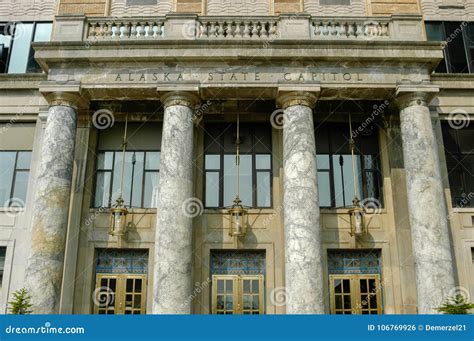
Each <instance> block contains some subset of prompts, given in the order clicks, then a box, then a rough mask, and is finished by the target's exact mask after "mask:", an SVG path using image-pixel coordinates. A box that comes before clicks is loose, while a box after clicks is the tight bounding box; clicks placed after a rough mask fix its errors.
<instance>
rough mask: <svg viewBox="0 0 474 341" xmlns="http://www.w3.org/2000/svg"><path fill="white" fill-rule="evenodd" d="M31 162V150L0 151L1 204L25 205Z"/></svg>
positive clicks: (10, 205) (4, 205) (5, 205)
mask: <svg viewBox="0 0 474 341" xmlns="http://www.w3.org/2000/svg"><path fill="white" fill-rule="evenodd" d="M30 163H31V151H0V206H3V207H23V206H24V205H25V201H26V192H27V189H28V177H29V175H30Z"/></svg>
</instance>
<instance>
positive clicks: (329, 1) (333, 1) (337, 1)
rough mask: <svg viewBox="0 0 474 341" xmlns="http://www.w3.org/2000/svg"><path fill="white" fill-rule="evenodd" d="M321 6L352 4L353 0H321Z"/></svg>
mask: <svg viewBox="0 0 474 341" xmlns="http://www.w3.org/2000/svg"><path fill="white" fill-rule="evenodd" d="M319 4H320V5H321V6H331V5H332V6H336V5H338V6H350V4H351V0H319Z"/></svg>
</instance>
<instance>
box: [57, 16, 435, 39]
mask: <svg viewBox="0 0 474 341" xmlns="http://www.w3.org/2000/svg"><path fill="white" fill-rule="evenodd" d="M53 37H54V38H53V40H56V41H61V40H63V41H82V40H87V41H95V40H119V39H120V40H143V39H144V40H159V39H167V40H182V39H185V40H210V39H214V40H217V39H218V40H231V39H233V40H263V41H275V40H313V41H317V40H321V41H324V40H334V41H337V40H341V41H344V40H356V41H359V40H360V41H362V40H378V41H383V40H389V41H390V40H391V41H423V40H426V38H425V34H424V29H423V22H422V18H421V16H418V15H392V16H390V17H337V18H334V17H333V18H331V17H314V16H310V15H306V14H304V15H303V14H300V15H289V14H284V15H283V14H282V15H279V16H263V17H262V16H260V17H256V16H255V17H252V16H250V17H249V16H247V17H240V16H239V17H237V16H235V17H232V16H197V15H190V14H186V13H184V14H183V13H181V14H180V13H173V14H169V15H166V16H164V17H149V18H143V17H142V18H112V17H104V18H97V17H85V16H81V17H80V16H57V17H56V25H55V34H54V35H53Z"/></svg>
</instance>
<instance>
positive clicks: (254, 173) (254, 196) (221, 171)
mask: <svg viewBox="0 0 474 341" xmlns="http://www.w3.org/2000/svg"><path fill="white" fill-rule="evenodd" d="M227 123H229V124H232V122H226V124H227ZM210 124H214V123H210ZM216 124H219V123H216ZM244 124H245V123H244ZM250 129H251V137H252V143H251V145H252V151H251V152H241V153H240V155H241V156H244V155H251V157H252V205H251V206H250V208H255V209H267V208H268V209H271V208H273V181H272V180H273V150H270V151H269V153H262V152H256V151H255V150H254V147H253V146H255V133H254V132H255V130H254V129H253V126H252V127H251V128H250ZM268 129H269V131H270V141H271V143H273V142H272V140H273V139H272V129H271V128H270V127H268ZM224 136H225V133H222V134H220V135H219V136H218V137H217V140H219V143H220V146H221V147H220V148H219V149H220V152H219V153H216V152H206V145H204V153H203V155H204V167H203V168H204V179H203V197H204V207H205V208H206V209H224V208H226V207H228V206H224V156H226V155H236V153H235V152H233V153H228V152H226V151H225V150H224V147H223V146H224ZM207 155H217V156H219V167H220V168H219V169H218V170H217V169H207V168H206V156H207ZM257 155H268V156H270V168H269V169H257V164H256V156H257ZM208 172H209V173H218V174H219V195H218V197H219V204H218V206H207V205H206V189H207V173H208ZM258 172H268V173H269V176H270V187H269V194H270V205H269V206H259V205H258V194H257V189H258V184H257V174H258Z"/></svg>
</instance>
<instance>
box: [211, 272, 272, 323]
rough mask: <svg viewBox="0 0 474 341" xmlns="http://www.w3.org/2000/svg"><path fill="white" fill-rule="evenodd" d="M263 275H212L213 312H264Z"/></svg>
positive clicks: (256, 313) (255, 313)
mask: <svg viewBox="0 0 474 341" xmlns="http://www.w3.org/2000/svg"><path fill="white" fill-rule="evenodd" d="M264 312H265V309H264V276H263V275H255V276H251V275H213V276H212V313H213V314H227V315H229V314H247V315H249V314H253V315H259V314H264Z"/></svg>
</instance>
